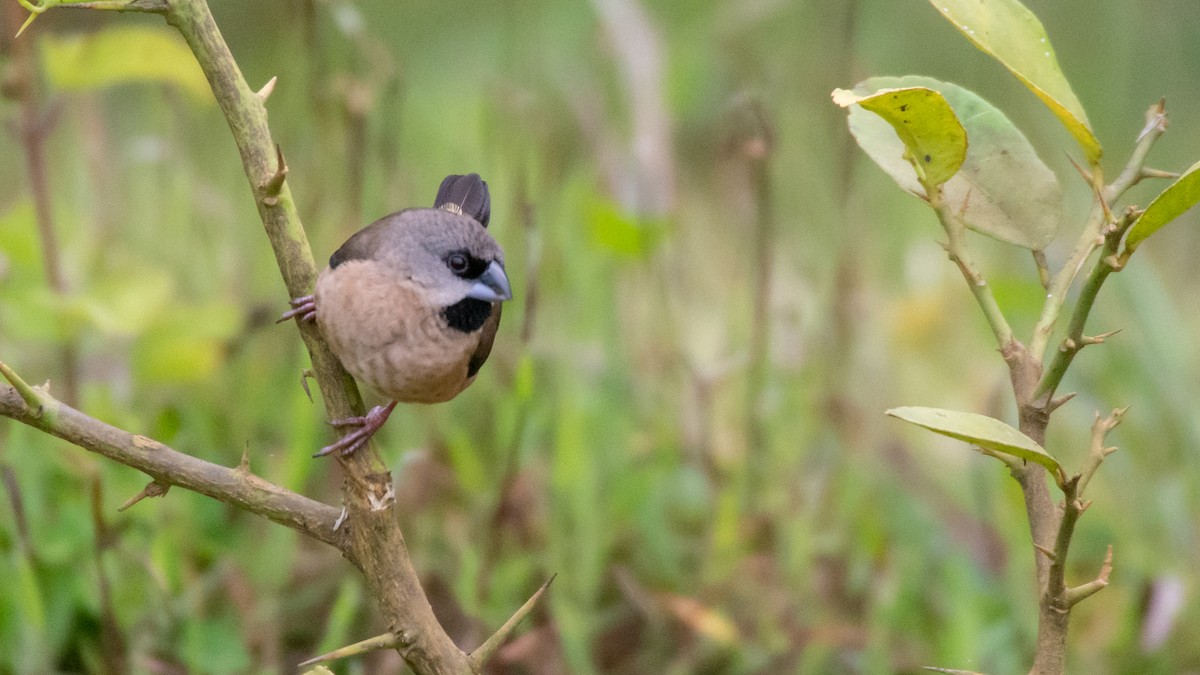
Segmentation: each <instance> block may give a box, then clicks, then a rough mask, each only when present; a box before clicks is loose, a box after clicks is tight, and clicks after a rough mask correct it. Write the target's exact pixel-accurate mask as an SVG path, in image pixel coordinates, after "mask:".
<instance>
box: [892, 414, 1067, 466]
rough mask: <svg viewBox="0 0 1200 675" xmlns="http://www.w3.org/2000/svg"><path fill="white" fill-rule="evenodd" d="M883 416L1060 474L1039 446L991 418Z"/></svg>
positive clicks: (1054, 463) (954, 415)
mask: <svg viewBox="0 0 1200 675" xmlns="http://www.w3.org/2000/svg"><path fill="white" fill-rule="evenodd" d="M887 414H888V415H891V416H892V417H895V418H896V419H901V420H904V421H905V422H908V423H910V424H915V425H917V426H919V427H924V428H926V429H928V430H930V431H932V432H934V433H938V434H941V435H943V436H949V437H950V438H957V439H958V440H960V441H966V442H968V443H973V444H975V445H978V446H979V447H981V448H985V449H987V450H991V451H993V452H999V453H1003V454H1006V455H1012V456H1014V457H1019V458H1021V459H1026V460H1029V461H1031V462H1037V463H1038V464H1041V465H1042V466H1044V467H1046V469H1047V470H1049V471H1050V472H1051V473H1053V474H1055V475H1061V474H1062V466H1060V465H1059V463H1058V460H1056V459H1054V458H1053V457H1051V456H1050V454H1049V453H1047V452H1046V451H1045V450H1043V449H1042V446H1040V445H1038V444H1037V442H1036V441H1034V440H1033V439H1032V438H1030V437H1028V436H1026V435H1025V434H1023V433H1021V432H1020V431H1017V430H1016V429H1014V428H1012V427H1010V426H1009V425H1007V424H1005V423H1004V422H1001V421H1000V420H998V419H996V418H994V417H988V416H987V415H977V414H975V413H966V412H957V411H954V410H943V409H941V408H925V407H921V406H907V407H904V408H892V409H891V410H888V411H887Z"/></svg>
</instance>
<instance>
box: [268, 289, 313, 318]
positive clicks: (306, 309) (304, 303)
mask: <svg viewBox="0 0 1200 675" xmlns="http://www.w3.org/2000/svg"><path fill="white" fill-rule="evenodd" d="M291 305H292V308H291V309H290V310H288V311H286V312H284V313H283V316H281V317H279V318H278V319H277V320H276V321H275V323H283V322H284V321H287V320H288V319H292V318H298V319H299V320H300V321H313V320H315V319H316V318H317V302H316V299H315V298H314V297H313V296H311V295H302V296H300V297H298V298H292V301H291Z"/></svg>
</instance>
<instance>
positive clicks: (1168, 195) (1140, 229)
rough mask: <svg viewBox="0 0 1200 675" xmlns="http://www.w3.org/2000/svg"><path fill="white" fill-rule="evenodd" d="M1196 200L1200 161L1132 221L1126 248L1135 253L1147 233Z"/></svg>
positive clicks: (1199, 187) (1199, 197)
mask: <svg viewBox="0 0 1200 675" xmlns="http://www.w3.org/2000/svg"><path fill="white" fill-rule="evenodd" d="M1196 202H1200V162H1196V163H1195V164H1193V165H1192V166H1191V168H1189V169H1188V170H1187V171H1185V172H1184V173H1183V175H1182V176H1180V177H1179V178H1178V179H1177V180H1176V181H1175V182H1174V183H1171V186H1170V187H1168V188H1167V189H1166V190H1163V191H1162V193H1161V194H1159V195H1158V196H1157V197H1155V198H1154V201H1152V202H1150V206H1147V207H1146V210H1145V212H1143V213H1142V215H1140V216H1138V219H1137V220H1135V221H1133V225H1131V226H1129V234H1128V235H1126V236H1125V250H1126V251H1128V252H1130V253H1132V252H1133V251H1134V250H1135V249H1137V247H1138V246H1140V245H1141V243H1142V242H1143V241H1145V240H1146V238H1147V237H1149V236H1150V235H1152V234H1154V233H1155V232H1157V231H1158V230H1159V228H1161V227H1162V226H1163V225H1166V224H1167V223H1169V222H1171V221H1172V220H1175V219H1176V218H1178V217H1179V216H1182V215H1183V214H1184V212H1185V211H1187V210H1188V209H1190V208H1192V207H1193V206H1195V205H1196Z"/></svg>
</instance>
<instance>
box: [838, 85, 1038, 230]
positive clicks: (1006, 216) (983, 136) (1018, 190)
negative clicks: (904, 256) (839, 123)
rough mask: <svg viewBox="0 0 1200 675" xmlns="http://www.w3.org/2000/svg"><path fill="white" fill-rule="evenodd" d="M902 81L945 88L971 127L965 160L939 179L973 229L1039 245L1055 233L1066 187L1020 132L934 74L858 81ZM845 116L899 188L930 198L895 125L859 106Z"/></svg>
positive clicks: (865, 91)
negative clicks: (956, 169)
mask: <svg viewBox="0 0 1200 675" xmlns="http://www.w3.org/2000/svg"><path fill="white" fill-rule="evenodd" d="M904 87H925V88H927V89H932V90H934V91H936V92H938V93H940V94H941V95H942V96H943V97H944V98H945V99H946V102H947V103H949V104H950V107H951V108H953V109H954V113H955V114H956V115H957V116H958V119H959V121H961V123H962V126H963V129H965V130H966V134H967V139H968V145H967V158H966V159H965V160H963V163H962V166H960V167H959V169H958V173H956V174H954V176H952V177H951V178H950V180H948V181H946V182H945V184H943V185H942V196H943V198H944V200H945V201H946V203H947V204H948V205H949V206H950V207H951V208H952V209H953V210H954V211H955V212H956V213H957V214H958V216H959V217H960V218H962V220H963V222H965V223H966V224H967V227H969V228H971V229H973V230H975V231H976V232H980V233H982V234H986V235H988V236H989V237H994V238H996V239H999V240H1000V241H1005V242H1008V243H1010V244H1016V245H1017V246H1023V247H1025V248H1028V249H1031V250H1034V251H1040V250H1042V249H1044V248H1045V247H1046V246H1047V245H1048V244H1049V243H1050V242H1051V241H1052V240H1053V239H1054V236H1055V234H1056V233H1057V232H1058V225H1059V222H1060V220H1061V216H1062V188H1061V187H1060V186H1059V184H1058V178H1056V177H1055V175H1054V172H1053V171H1051V170H1050V169H1049V167H1047V166H1046V165H1045V164H1043V163H1042V160H1041V159H1039V158H1038V156H1037V152H1036V151H1034V149H1033V146H1032V145H1030V143H1029V141H1028V140H1026V138H1025V136H1024V135H1023V134H1022V133H1021V131H1020V130H1019V129H1017V128H1016V127H1015V126H1014V125H1013V123H1012V122H1010V121H1009V120H1008V118H1007V117H1005V116H1004V113H1002V112H1000V111H999V110H997V109H996V108H995V107H993V106H992V105H991V104H989V103H988V102H987V101H985V100H983V99H982V98H980V97H979V96H978V95H976V94H974V93H973V92H971V91H968V90H966V89H963V88H962V87H960V86H958V85H956V84H952V83H949V82H940V81H938V80H935V79H933V78H929V77H920V76H915V75H906V76H904V77H872V78H869V79H867V80H865V81H863V82H860V83H858V84H857V85H855V87H854V92H855V93H856V94H859V95H861V96H866V95H869V94H873V93H875V92H878V91H881V90H885V89H900V88H904ZM848 122H849V124H850V133H851V134H853V135H854V140H855V141H856V142H857V143H858V145H859V147H861V148H862V149H863V151H864V152H866V153H867V155H868V156H870V158H871V159H872V160H874V161H875V163H876V164H878V165H879V167H880V168H881V169H883V170H884V171H885V172H887V174H888V175H890V176H891V177H892V179H893V180H895V181H896V183H897V184H899V185H900V187H902V188H904V189H905V190H907V191H908V192H911V193H913V194H915V195H917V196H919V197H925V189H924V188H923V187H922V186H921V184H920V181H919V180H918V179H917V174H916V173H915V171H914V170H913V166H912V164H910V163H909V162H908V160H906V159H905V158H904V155H905V154H906V153H905V149H904V144H903V142H902V141H901V140H900V139H899V137H897V135H896V133H895V132H894V131H893V129H892V125H890V124H888V123H887V122H886V121H884V120H883V118H881V117H879V116H878V115H876V114H874V113H871V112H868V111H866V110H864V109H862V108H861V107H860V106H851V107H850V108H849V120H848Z"/></svg>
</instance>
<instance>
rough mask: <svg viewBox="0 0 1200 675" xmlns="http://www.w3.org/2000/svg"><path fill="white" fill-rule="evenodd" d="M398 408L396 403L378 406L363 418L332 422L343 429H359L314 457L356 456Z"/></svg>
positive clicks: (326, 447)
mask: <svg viewBox="0 0 1200 675" xmlns="http://www.w3.org/2000/svg"><path fill="white" fill-rule="evenodd" d="M395 408H396V401H392V402H391V403H389V404H387V405H386V406H383V405H377V406H375V407H374V408H371V409H370V410H369V411H367V414H366V415H363V416H362V417H347V418H345V419H340V420H330V422H329V423H330V424H331V425H333V426H335V427H337V428H338V429H342V428H345V427H358V428H357V429H355V430H354V431H351V432H350V433H348V434H346V435H345V436H342V437H341V438H339V439H338V440H337V442H335V443H332V444H330V445H327V446H325V447H323V448H321V449H320V450H319V451H318V452H317V454H315V455H313V457H324V456H325V455H331V454H333V453H335V452H336V453H337V454H339V455H341V456H342V457H345V456H347V455H352V454H354V452H355V451H357V450H358V449H359V448H361V447H362V446H364V445H366V444H367V441H369V440H371V436H374V435H375V432H376V431H379V429H380V427H382V426H383V423H384V422H386V421H387V418H388V416H390V415H391V414H392V410H394V409H395Z"/></svg>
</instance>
